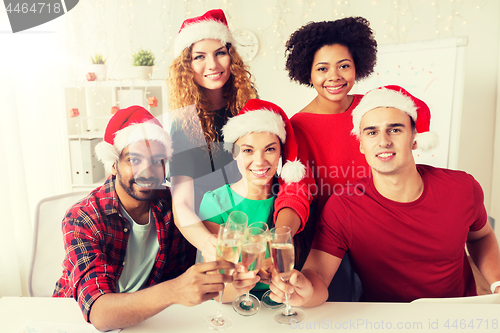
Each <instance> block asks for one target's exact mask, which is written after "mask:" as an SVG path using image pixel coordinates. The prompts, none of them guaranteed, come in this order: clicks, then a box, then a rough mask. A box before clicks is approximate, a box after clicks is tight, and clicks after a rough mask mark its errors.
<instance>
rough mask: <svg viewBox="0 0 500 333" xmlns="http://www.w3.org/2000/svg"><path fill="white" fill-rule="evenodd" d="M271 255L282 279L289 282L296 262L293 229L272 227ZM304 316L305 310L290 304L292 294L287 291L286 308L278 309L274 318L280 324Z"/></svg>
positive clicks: (289, 323) (296, 320) (296, 321)
mask: <svg viewBox="0 0 500 333" xmlns="http://www.w3.org/2000/svg"><path fill="white" fill-rule="evenodd" d="M271 257H272V258H273V267H274V269H275V270H276V272H278V274H279V275H280V278H281V280H282V281H284V282H288V279H290V275H291V274H292V271H293V266H294V262H295V250H294V247H293V239H292V231H291V229H290V228H289V227H277V228H273V229H271ZM304 317H305V314H304V311H302V310H300V309H297V308H292V307H291V306H290V296H289V295H288V293H285V309H283V310H278V311H277V312H276V313H275V314H274V319H275V320H276V321H277V322H278V323H280V324H285V325H291V320H292V319H293V321H294V322H295V323H298V322H299V321H301V320H303V319H304Z"/></svg>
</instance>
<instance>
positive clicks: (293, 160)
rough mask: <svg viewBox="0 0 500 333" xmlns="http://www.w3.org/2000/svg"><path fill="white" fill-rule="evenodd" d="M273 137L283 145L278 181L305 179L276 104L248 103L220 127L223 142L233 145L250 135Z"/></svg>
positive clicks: (289, 129)
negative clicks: (267, 134)
mask: <svg viewBox="0 0 500 333" xmlns="http://www.w3.org/2000/svg"><path fill="white" fill-rule="evenodd" d="M262 132H264V133H272V134H275V135H276V136H277V137H278V138H279V139H280V141H281V144H282V145H283V151H282V155H283V156H282V159H283V161H284V165H283V168H282V169H281V174H280V177H281V179H283V181H285V182H286V183H294V182H298V181H300V180H301V179H302V178H304V175H305V173H306V168H305V167H304V165H303V164H302V163H301V162H300V161H299V159H298V147H297V141H296V140H295V135H294V134H293V129H292V125H291V124H290V120H289V119H288V117H287V115H286V113H285V112H284V111H283V110H282V109H281V108H280V107H279V106H277V105H276V104H273V103H271V102H267V101H264V100H261V99H251V100H249V101H248V102H247V103H246V104H245V106H244V107H243V109H241V111H240V112H239V113H238V114H237V115H236V116H234V117H232V118H230V119H229V120H228V121H227V123H226V125H224V127H222V135H223V136H224V142H230V143H235V142H236V141H238V139H239V138H241V137H242V136H244V135H246V134H249V133H262Z"/></svg>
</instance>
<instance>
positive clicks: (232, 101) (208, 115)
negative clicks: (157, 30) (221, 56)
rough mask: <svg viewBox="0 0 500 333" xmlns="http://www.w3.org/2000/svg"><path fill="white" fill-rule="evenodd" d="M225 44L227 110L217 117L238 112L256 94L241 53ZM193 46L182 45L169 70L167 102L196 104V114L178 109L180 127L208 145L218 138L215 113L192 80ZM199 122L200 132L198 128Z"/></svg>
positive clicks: (178, 105)
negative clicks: (228, 70)
mask: <svg viewBox="0 0 500 333" xmlns="http://www.w3.org/2000/svg"><path fill="white" fill-rule="evenodd" d="M226 47H227V50H228V52H229V56H230V57H231V65H230V71H231V74H230V76H229V79H228V80H227V82H226V84H225V85H224V87H223V95H224V98H225V99H226V101H227V108H226V109H227V111H226V114H224V115H219V116H223V117H224V118H226V119H227V118H230V117H233V116H235V115H237V114H238V112H239V111H240V110H241V109H242V108H243V106H244V105H245V103H246V102H247V101H248V100H249V99H252V98H255V97H256V95H257V92H256V90H255V88H254V86H253V83H252V81H251V77H252V75H251V74H250V72H249V71H248V66H247V65H245V64H244V63H243V60H242V59H241V56H240V55H239V54H238V52H237V51H236V49H235V48H234V47H232V46H231V44H226ZM192 48H193V45H191V46H190V47H187V48H185V49H184V50H183V51H182V53H181V55H180V56H178V57H177V58H175V59H174V61H173V62H172V64H171V65H170V67H169V69H168V72H169V76H168V78H167V85H168V88H169V104H170V108H171V110H175V109H181V108H184V109H185V110H188V108H186V107H187V106H190V105H194V106H195V107H196V109H197V115H198V117H196V116H195V114H194V113H191V112H187V111H186V112H182V111H180V113H179V114H178V116H179V119H178V120H179V121H180V124H181V126H182V130H183V131H184V132H185V133H186V134H187V135H188V136H189V137H190V139H191V140H192V141H193V142H195V143H199V142H202V139H205V141H206V143H207V145H208V147H210V143H212V142H216V141H219V137H218V134H217V131H216V128H215V125H214V117H215V113H214V112H213V110H211V101H210V100H209V99H208V97H207V96H205V94H204V92H203V89H201V87H200V86H199V85H198V84H197V83H196V82H195V81H194V72H193V70H192V68H191V61H192V57H191V52H192ZM196 118H198V119H196ZM200 123H201V126H202V131H200V129H199V124H200ZM200 133H203V136H204V138H202V137H200Z"/></svg>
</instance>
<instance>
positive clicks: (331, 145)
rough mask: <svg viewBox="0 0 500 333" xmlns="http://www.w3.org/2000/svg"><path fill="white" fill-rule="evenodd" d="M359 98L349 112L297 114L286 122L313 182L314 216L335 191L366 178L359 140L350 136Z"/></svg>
mask: <svg viewBox="0 0 500 333" xmlns="http://www.w3.org/2000/svg"><path fill="white" fill-rule="evenodd" d="M362 97H363V95H354V99H353V102H352V103H351V105H350V106H349V109H347V110H346V111H345V112H342V113H339V114H316V113H306V112H303V113H301V112H299V113H297V114H295V115H294V116H293V117H292V118H291V119H290V122H291V124H292V127H293V131H294V133H295V137H296V139H297V145H298V149H299V155H300V158H301V160H302V161H303V163H304V164H307V166H308V167H309V168H310V170H311V172H312V174H313V176H314V179H315V181H316V185H317V188H316V193H312V194H313V195H314V196H315V197H316V198H317V203H316V205H315V208H316V209H317V212H318V213H319V212H321V210H322V209H323V206H324V205H325V203H326V201H327V200H328V198H329V197H330V195H332V194H333V193H334V192H335V190H336V189H339V188H342V187H343V186H344V185H349V184H353V183H354V182H355V181H356V180H358V179H360V178H364V177H367V176H368V175H369V174H370V167H369V166H368V164H367V163H366V159H365V156H364V155H363V154H361V152H360V151H359V140H358V139H357V138H356V137H355V136H354V135H352V134H351V130H352V127H353V125H352V110H354V108H355V107H356V106H358V104H359V102H360V101H361V98H362ZM318 216H319V214H318Z"/></svg>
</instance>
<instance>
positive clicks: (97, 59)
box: [89, 53, 107, 80]
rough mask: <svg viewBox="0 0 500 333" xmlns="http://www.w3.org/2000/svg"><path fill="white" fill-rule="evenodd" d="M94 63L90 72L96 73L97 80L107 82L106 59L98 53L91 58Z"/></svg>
mask: <svg viewBox="0 0 500 333" xmlns="http://www.w3.org/2000/svg"><path fill="white" fill-rule="evenodd" d="M90 60H91V61H92V64H91V67H90V70H89V72H90V73H94V74H95V76H96V79H97V80H106V78H107V75H106V72H107V69H106V58H104V57H103V56H102V54H100V53H96V55H94V56H93V57H90Z"/></svg>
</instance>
